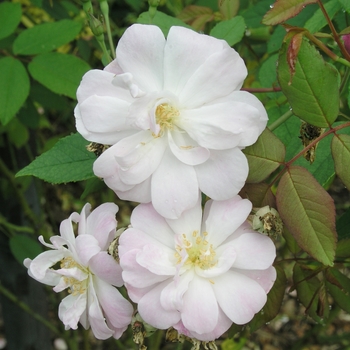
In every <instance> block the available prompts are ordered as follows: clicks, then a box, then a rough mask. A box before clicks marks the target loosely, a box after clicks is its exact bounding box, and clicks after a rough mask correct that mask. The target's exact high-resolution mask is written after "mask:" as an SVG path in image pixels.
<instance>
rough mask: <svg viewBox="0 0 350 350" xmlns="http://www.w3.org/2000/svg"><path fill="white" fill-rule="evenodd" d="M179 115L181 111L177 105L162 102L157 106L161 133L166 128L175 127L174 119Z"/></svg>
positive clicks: (157, 118) (157, 121) (157, 119)
mask: <svg viewBox="0 0 350 350" xmlns="http://www.w3.org/2000/svg"><path fill="white" fill-rule="evenodd" d="M178 116H179V111H178V110H177V109H176V108H175V107H173V106H171V105H169V104H168V103H163V104H160V105H159V106H158V107H157V108H156V123H157V124H158V125H159V126H160V131H159V134H163V132H164V130H165V129H170V130H172V129H173V128H174V121H175V119H176V117H178ZM159 134H158V135H159Z"/></svg>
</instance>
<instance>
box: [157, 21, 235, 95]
mask: <svg viewBox="0 0 350 350" xmlns="http://www.w3.org/2000/svg"><path fill="white" fill-rule="evenodd" d="M227 47H229V46H228V44H227V43H226V42H225V41H223V40H217V39H215V38H213V37H210V36H208V35H203V34H198V33H196V32H195V31H191V30H188V29H187V28H183V27H171V28H170V31H169V34H168V37H167V42H166V45H165V49H164V90H169V91H172V92H173V93H174V94H175V95H179V94H180V93H181V91H182V90H183V88H184V87H185V85H186V84H187V82H188V80H189V79H190V77H191V76H192V75H193V74H194V72H195V71H196V70H197V69H198V67H199V66H201V65H202V64H203V63H204V62H205V61H206V60H207V59H208V57H210V56H211V55H212V54H214V53H216V52H218V51H221V50H223V49H224V48H227ZM180 62H183V63H184V64H180ZM197 88H198V89H199V88H200V87H199V86H198V87H197Z"/></svg>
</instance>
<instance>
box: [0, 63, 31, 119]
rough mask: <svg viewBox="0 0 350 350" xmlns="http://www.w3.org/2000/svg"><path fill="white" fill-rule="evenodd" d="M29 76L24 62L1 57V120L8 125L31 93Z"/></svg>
mask: <svg viewBox="0 0 350 350" xmlns="http://www.w3.org/2000/svg"><path fill="white" fill-rule="evenodd" d="M29 88H30V84H29V77H28V74H27V71H26V69H25V68H24V66H23V64H22V63H21V62H20V61H18V60H16V59H14V58H12V57H5V58H1V59H0V91H1V93H0V106H1V108H0V121H1V122H2V124H4V125H6V124H7V123H8V122H9V121H10V120H11V119H12V118H13V117H14V116H15V114H16V113H17V112H18V111H19V109H20V108H21V106H22V104H23V103H24V101H25V100H26V99H27V97H28V95H29Z"/></svg>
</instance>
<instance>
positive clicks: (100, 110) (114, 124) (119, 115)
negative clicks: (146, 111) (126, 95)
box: [76, 95, 135, 145]
mask: <svg viewBox="0 0 350 350" xmlns="http://www.w3.org/2000/svg"><path fill="white" fill-rule="evenodd" d="M129 106H130V103H129V102H126V101H123V100H121V99H119V98H116V97H109V96H96V95H92V96H90V97H88V98H87V99H86V100H85V101H84V102H82V103H80V104H79V107H78V108H79V112H78V113H77V114H76V119H77V125H76V126H77V129H78V132H79V133H81V134H82V135H83V137H84V138H86V139H87V140H89V141H93V142H98V143H102V144H105V145H113V144H115V143H116V142H118V141H119V140H120V139H122V138H123V137H125V135H130V134H132V133H134V132H135V130H134V128H133V127H132V126H131V125H130V123H129V121H128V119H127V117H128V114H129ZM78 120H80V121H79V123H78ZM80 123H82V124H83V129H81V128H80V125H81V124H80ZM85 130H86V131H85Z"/></svg>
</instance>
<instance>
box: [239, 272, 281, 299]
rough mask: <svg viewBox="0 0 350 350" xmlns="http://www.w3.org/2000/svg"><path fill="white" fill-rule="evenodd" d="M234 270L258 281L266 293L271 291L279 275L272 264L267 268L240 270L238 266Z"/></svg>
mask: <svg viewBox="0 0 350 350" xmlns="http://www.w3.org/2000/svg"><path fill="white" fill-rule="evenodd" d="M233 270H234V271H236V272H238V273H241V274H243V275H245V276H247V277H249V278H250V279H252V280H254V281H256V282H258V283H259V284H260V286H261V287H262V288H263V289H264V291H265V292H266V293H268V292H269V291H270V289H271V288H272V286H273V284H274V282H275V281H276V277H277V274H276V270H275V268H274V267H273V266H270V267H269V268H267V269H266V270H239V269H236V268H234V269H233Z"/></svg>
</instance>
